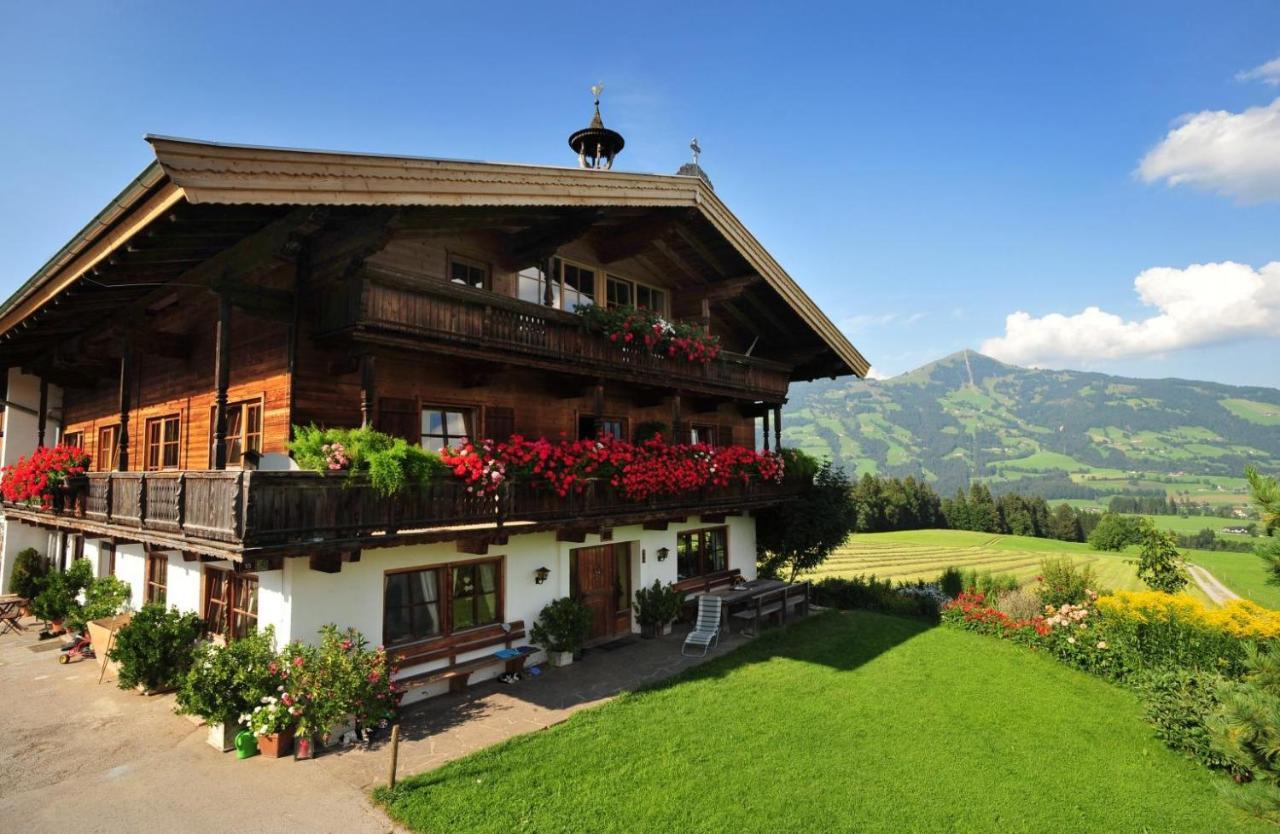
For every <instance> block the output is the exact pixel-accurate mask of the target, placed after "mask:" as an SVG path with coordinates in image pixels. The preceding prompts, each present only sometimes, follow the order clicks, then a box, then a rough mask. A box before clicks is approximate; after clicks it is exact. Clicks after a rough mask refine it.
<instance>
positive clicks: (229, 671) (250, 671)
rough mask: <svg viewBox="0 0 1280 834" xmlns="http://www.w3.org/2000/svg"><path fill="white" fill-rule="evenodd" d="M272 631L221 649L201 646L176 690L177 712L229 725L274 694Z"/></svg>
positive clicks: (214, 645)
mask: <svg viewBox="0 0 1280 834" xmlns="http://www.w3.org/2000/svg"><path fill="white" fill-rule="evenodd" d="M273 666H274V667H277V668H278V664H276V648H275V630H274V629H273V628H272V627H271V626H267V627H266V628H265V629H263V630H262V631H256V632H254V633H253V634H250V635H248V636H246V637H242V638H240V639H238V640H233V641H231V642H230V643H228V644H227V645H225V646H220V645H218V644H216V643H204V644H201V645H200V646H199V647H198V648H197V649H196V650H195V654H194V655H193V657H192V663H191V668H190V669H188V670H187V673H186V674H185V675H183V677H182V685H181V686H180V687H179V689H178V712H180V713H184V714H187V715H198V716H200V717H201V718H203V719H204V720H205V721H206V722H208V723H210V724H231V723H233V722H234V721H236V720H237V718H239V717H240V716H243V715H246V714H248V713H250V712H251V711H252V710H253V708H254V707H255V706H257V705H258V704H260V703H261V702H262V699H263V698H265V697H267V696H268V695H270V694H274V692H275V687H276V682H275V680H274V677H273V675H272V671H273Z"/></svg>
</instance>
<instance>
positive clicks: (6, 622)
mask: <svg viewBox="0 0 1280 834" xmlns="http://www.w3.org/2000/svg"><path fill="white" fill-rule="evenodd" d="M26 607H27V600H26V599H24V598H23V597H20V596H18V595H17V594H5V595H4V596H0V634H8V633H9V632H11V631H12V632H14V633H18V632H22V631H26V630H27V627H26V626H24V625H23V624H22V623H21V622H19V620H20V618H21V617H22V609H23V608H26Z"/></svg>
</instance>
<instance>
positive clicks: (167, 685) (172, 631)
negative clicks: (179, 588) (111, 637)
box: [107, 603, 203, 694]
mask: <svg viewBox="0 0 1280 834" xmlns="http://www.w3.org/2000/svg"><path fill="white" fill-rule="evenodd" d="M202 631H203V623H202V622H201V621H200V618H199V617H197V616H196V615H195V614H192V613H186V614H183V613H181V612H179V611H178V609H176V608H170V609H166V608H165V607H164V606H163V605H161V604H160V603H150V604H148V605H144V606H143V607H142V610H141V611H139V612H138V613H136V614H134V615H133V618H132V619H130V620H129V622H128V624H126V625H125V626H124V627H123V628H121V629H120V630H119V631H118V632H116V640H115V645H114V646H113V647H112V648H111V651H110V652H108V653H107V656H108V657H109V658H110V659H111V660H113V661H115V662H117V663H119V664H120V672H119V675H118V676H117V679H116V683H117V685H118V686H119V687H120V688H121V689H134V688H138V689H140V690H142V691H143V692H144V693H146V694H154V693H156V692H167V691H169V690H171V689H174V688H175V687H176V686H177V685H178V684H179V683H180V682H181V681H182V677H183V675H185V674H186V672H187V670H188V669H190V668H191V661H192V658H193V657H194V656H195V651H196V641H197V640H198V639H199V638H200V633H201V632H202Z"/></svg>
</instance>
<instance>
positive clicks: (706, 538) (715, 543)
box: [676, 527, 729, 579]
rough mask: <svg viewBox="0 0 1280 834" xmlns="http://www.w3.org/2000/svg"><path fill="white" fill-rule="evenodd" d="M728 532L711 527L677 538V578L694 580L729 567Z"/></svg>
mask: <svg viewBox="0 0 1280 834" xmlns="http://www.w3.org/2000/svg"><path fill="white" fill-rule="evenodd" d="M728 540H729V535H728V530H727V528H724V527H709V528H707V529H706V530H691V531H689V532H688V533H680V534H678V535H677V536H676V578H677V579H692V578H693V577H696V576H705V575H706V574H709V573H716V572H718V571H722V570H727V569H728V567H729V546H728Z"/></svg>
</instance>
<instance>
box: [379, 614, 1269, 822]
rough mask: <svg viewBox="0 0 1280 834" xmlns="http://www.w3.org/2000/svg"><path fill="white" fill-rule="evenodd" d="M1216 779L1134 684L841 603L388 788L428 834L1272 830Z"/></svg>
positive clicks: (400, 811)
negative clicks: (1220, 791)
mask: <svg viewBox="0 0 1280 834" xmlns="http://www.w3.org/2000/svg"><path fill="white" fill-rule="evenodd" d="M671 650H672V652H675V651H676V650H677V649H676V647H675V645H674V644H673V645H672V647H671ZM584 671H585V670H584ZM513 693H514V694H515V697H521V696H520V695H519V693H518V691H516V690H513ZM529 697H536V696H535V694H534V689H533V687H532V686H531V687H530V692H529ZM1221 782H1222V779H1221V778H1220V777H1217V776H1214V775H1213V774H1211V773H1210V772H1209V771H1207V770H1205V769H1203V768H1201V767H1200V766H1198V765H1196V764H1195V763H1194V762H1191V761H1190V760H1188V759H1185V758H1182V757H1180V756H1178V755H1176V754H1175V753H1173V752H1171V751H1169V750H1168V749H1167V748H1165V747H1164V746H1163V745H1162V744H1161V743H1160V742H1159V741H1158V740H1157V739H1155V738H1154V736H1153V734H1152V731H1151V728H1150V726H1149V725H1147V724H1146V723H1145V721H1144V720H1143V719H1142V710H1141V707H1140V705H1139V703H1138V700H1137V699H1136V697H1135V696H1134V695H1133V694H1132V693H1130V692H1128V691H1126V690H1123V689H1120V688H1117V687H1114V686H1111V685H1109V684H1107V683H1105V682H1103V681H1101V680H1100V679H1097V678H1093V677H1090V676H1088V675H1085V674H1083V673H1081V672H1078V671H1076V670H1073V669H1070V668H1068V667H1066V666H1064V665H1062V664H1059V663H1057V662H1055V661H1053V660H1051V659H1049V658H1046V657H1043V656H1041V655H1037V654H1035V653H1032V652H1029V651H1027V650H1025V649H1022V648H1020V647H1017V646H1014V645H1011V644H1009V643H1004V642H1000V641H997V640H993V639H990V638H987V637H982V636H978V635H974V634H970V633H967V632H961V631H957V630H952V629H946V628H929V627H928V626H927V625H925V624H923V623H921V622H918V621H913V620H906V619H899V618H895V617H886V616H881V615H877V614H871V613H866V612H851V613H839V612H829V613H827V614H824V615H820V616H815V617H812V618H810V619H808V620H805V621H802V622H799V623H794V624H793V625H791V626H789V627H788V628H786V629H777V630H772V631H769V632H766V633H765V635H764V636H762V637H761V638H760V639H758V640H755V641H752V642H751V643H749V644H748V645H746V646H745V647H743V648H741V649H739V650H738V651H736V652H734V653H732V654H730V655H727V656H725V657H723V658H720V659H718V660H715V661H712V662H711V663H708V664H706V665H704V666H700V667H697V668H695V669H693V670H690V671H689V672H687V673H686V674H685V675H684V676H682V677H680V678H677V679H676V680H674V681H673V682H671V683H669V684H667V685H664V686H662V687H660V688H656V689H651V690H647V691H642V692H638V693H633V694H630V695H624V696H623V697H621V698H619V699H617V700H615V701H613V702H610V703H609V704H606V705H604V706H602V707H599V708H596V709H591V710H586V711H583V712H580V713H578V714H577V715H575V716H574V717H573V718H571V719H570V720H569V721H567V722H565V723H564V724H561V725H558V726H556V727H553V728H551V729H549V730H546V731H543V732H536V733H530V734H528V735H524V736H520V737H517V738H515V739H511V740H509V741H507V742H504V743H501V744H498V745H496V746H494V747H491V748H488V749H486V750H483V751H480V752H479V753H476V754H474V755H472V756H469V757H467V758H464V759H461V760H458V761H456V762H453V763H451V764H448V765H446V766H444V767H443V768H441V769H439V770H436V771H431V772H428V773H425V774H421V775H419V776H415V777H412V778H409V779H406V780H404V781H403V782H401V784H400V786H399V787H398V788H397V789H396V790H395V791H394V792H387V791H378V792H377V793H376V796H377V797H378V799H379V800H381V801H383V802H384V803H385V805H386V808H387V810H388V812H389V813H390V814H391V816H392V817H393V818H395V819H396V820H397V821H399V822H400V823H402V824H404V825H406V826H408V827H409V828H411V829H412V830H414V831H418V832H432V833H433V834H437V833H438V834H443V832H495V834H496V833H497V832H501V834H507V832H525V831H528V832H535V831H536V832H586V831H589V832H598V833H599V834H608V833H609V832H620V833H621V832H626V833H627V834H632V832H667V831H681V832H810V831H823V832H828V831H830V832H860V833H861V834H875V833H876V832H892V834H901V832H932V831H947V832H991V831H1000V832H1036V834H1042V832H1045V831H1072V832H1162V834H1178V832H1188V833H1189V832H1196V833H1197V834H1199V832H1205V831H1213V832H1224V833H1225V834H1231V832H1254V831H1259V832H1260V831H1265V830H1269V829H1267V828H1266V827H1265V826H1262V825H1260V824H1257V823H1255V822H1253V821H1251V820H1248V819H1246V818H1244V817H1241V816H1240V815H1239V814H1238V812H1236V811H1234V810H1233V809H1232V808H1231V807H1230V806H1229V805H1227V804H1226V803H1225V801H1223V800H1222V799H1221V798H1220V797H1219V796H1218V795H1217V793H1216V790H1215V788H1216V787H1217V785H1219V784H1221Z"/></svg>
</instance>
